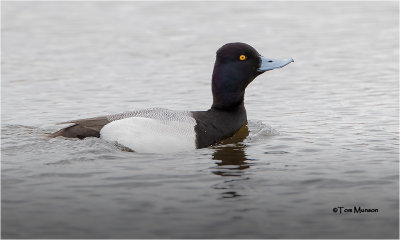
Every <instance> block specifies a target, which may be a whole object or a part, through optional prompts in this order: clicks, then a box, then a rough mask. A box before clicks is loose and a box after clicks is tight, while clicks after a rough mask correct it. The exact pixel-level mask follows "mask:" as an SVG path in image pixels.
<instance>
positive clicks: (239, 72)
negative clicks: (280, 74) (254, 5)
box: [212, 43, 293, 109]
mask: <svg viewBox="0 0 400 240" xmlns="http://www.w3.org/2000/svg"><path fill="white" fill-rule="evenodd" d="M291 62H293V59H291V58H288V59H269V58H265V57H263V56H261V54H259V53H258V52H257V50H255V49H254V48H253V47H252V46H250V45H248V44H245V43H227V44H225V45H224V46H222V47H221V48H220V49H218V51H217V57H216V60H215V64H214V71H213V75H212V92H213V108H217V109H230V108H232V107H235V106H237V105H239V104H241V103H242V102H243V99H244V93H245V90H246V87H247V86H248V85H249V84H250V83H251V82H252V81H253V80H254V79H255V78H256V77H257V76H258V75H260V74H261V73H264V72H266V71H269V70H272V69H275V68H281V67H284V66H286V65H288V64H289V63H291Z"/></svg>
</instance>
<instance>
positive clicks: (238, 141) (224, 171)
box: [213, 125, 251, 198]
mask: <svg viewBox="0 0 400 240" xmlns="http://www.w3.org/2000/svg"><path fill="white" fill-rule="evenodd" d="M248 135H249V129H248V127H247V125H245V126H243V127H242V128H241V129H240V130H239V131H238V132H237V133H236V134H235V135H234V136H233V137H231V138H229V139H226V140H224V141H223V142H221V143H220V144H219V145H217V146H215V147H214V149H215V152H214V153H213V159H214V160H216V165H217V166H216V167H215V170H214V171H213V173H214V174H216V175H220V176H223V177H229V178H227V179H224V182H223V183H220V184H217V185H214V188H215V189H223V190H226V191H225V192H223V193H222V198H234V197H239V196H241V195H240V194H238V193H237V191H236V188H237V184H236V183H235V182H236V181H242V180H246V179H247V178H246V179H243V178H240V177H241V176H242V175H243V174H244V172H245V169H247V168H249V167H250V165H251V164H250V163H249V162H248V160H249V159H248V158H247V156H246V151H245V150H246V145H245V144H243V140H244V139H246V137H247V136H248ZM232 177H233V179H232Z"/></svg>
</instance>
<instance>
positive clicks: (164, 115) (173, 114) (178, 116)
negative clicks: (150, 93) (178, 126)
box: [107, 108, 196, 124]
mask: <svg viewBox="0 0 400 240" xmlns="http://www.w3.org/2000/svg"><path fill="white" fill-rule="evenodd" d="M130 117H143V118H152V119H157V120H161V121H177V122H187V123H192V124H195V123H196V120H195V119H194V118H193V117H192V116H191V115H190V112H188V111H174V110H169V109H164V108H148V109H143V110H137V111H130V112H124V113H119V114H113V115H108V116H107V119H108V120H109V121H110V122H112V121H116V120H120V119H124V118H130Z"/></svg>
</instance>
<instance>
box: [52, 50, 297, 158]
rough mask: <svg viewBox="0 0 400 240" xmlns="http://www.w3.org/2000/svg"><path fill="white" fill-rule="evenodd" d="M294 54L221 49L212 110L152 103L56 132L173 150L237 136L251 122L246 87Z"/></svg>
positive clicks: (137, 148)
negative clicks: (268, 54) (284, 56)
mask: <svg viewBox="0 0 400 240" xmlns="http://www.w3.org/2000/svg"><path fill="white" fill-rule="evenodd" d="M291 62H293V59H291V58H289V59H282V60H277V59H269V58H265V57H263V56H261V55H260V54H259V53H258V52H257V51H256V50H255V49H254V48H253V47H251V46H250V45H248V44H245V43H228V44H225V45H224V46H222V47H221V48H220V49H218V51H217V56H216V60H215V64H214V71H213V74H212V94H213V104H212V106H211V108H210V109H209V110H208V111H192V112H189V111H187V112H183V111H172V110H167V109H161V108H152V109H145V110H139V111H132V112H126V113H121V114H114V115H108V116H101V117H96V118H89V119H81V120H74V121H69V122H66V123H73V125H72V126H69V127H66V128H63V129H61V130H59V131H58V132H55V133H53V134H51V136H52V137H57V136H63V137H68V138H80V139H83V138H86V137H100V138H102V139H105V140H107V141H111V142H117V143H118V144H120V145H122V146H125V147H127V148H129V149H131V150H133V151H137V152H173V151H181V150H188V149H195V148H203V147H207V146H210V145H212V144H215V143H217V142H219V141H221V140H223V139H225V138H228V137H231V136H233V135H234V134H235V133H236V132H237V131H238V130H239V129H240V128H241V127H242V126H243V125H244V124H246V122H247V115H246V109H245V107H244V94H245V90H246V87H247V86H248V85H249V84H250V83H251V82H252V81H253V80H254V79H255V78H256V77H257V76H258V75H260V74H261V73H264V72H266V71H269V70H272V69H275V68H281V67H284V66H286V65H287V64H289V63H291Z"/></svg>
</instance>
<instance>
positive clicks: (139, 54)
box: [1, 1, 399, 238]
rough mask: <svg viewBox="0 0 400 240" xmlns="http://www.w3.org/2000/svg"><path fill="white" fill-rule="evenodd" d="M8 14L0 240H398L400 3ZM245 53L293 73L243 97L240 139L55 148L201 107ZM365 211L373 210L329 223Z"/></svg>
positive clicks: (92, 142) (106, 7)
mask: <svg viewBox="0 0 400 240" xmlns="http://www.w3.org/2000/svg"><path fill="white" fill-rule="evenodd" d="M2 5H3V6H2V92H1V93H2V96H1V101H2V141H1V150H2V152H1V163H2V164H1V167H2V170H1V174H2V177H1V180H2V181H1V187H2V192H1V193H2V196H1V197H2V201H1V207H2V208H1V210H2V212H1V217H2V237H3V238H383V237H384V238H398V237H399V232H398V230H399V228H398V224H399V215H398V214H399V196H398V194H399V157H398V154H399V146H398V143H399V142H398V136H399V134H398V124H399V121H398V116H399V110H398V107H399V104H398V100H399V94H398V91H399V83H398V80H399V68H398V66H399V65H398V64H399V60H398V59H399V55H398V53H399V45H398V40H399V39H398V34H399V30H398V27H399V25H398V7H399V6H398V2H395V1H393V2H354V3H347V2H234V3H230V2H164V3H162V2H148V3H144V2H115V3H113V2H64V3H62V2H34V3H33V2H3V4H2ZM235 41H241V42H246V43H249V44H251V45H252V46H254V47H255V48H256V49H257V50H258V51H259V52H260V53H261V54H263V55H264V56H266V57H276V58H278V57H292V58H293V59H294V60H295V62H294V63H292V64H290V65H288V66H286V67H285V68H283V69H279V70H274V71H270V72H267V73H265V74H263V75H261V76H259V77H258V78H257V79H256V80H255V81H254V82H253V83H252V84H251V86H249V88H248V89H247V91H246V97H245V104H246V108H247V113H248V119H249V123H248V128H249V134H248V136H247V137H246V138H245V139H242V140H240V139H239V140H235V141H231V143H223V144H219V145H216V146H213V147H209V148H205V149H198V150H195V151H189V152H182V153H175V154H168V155H167V154H140V153H133V152H126V151H121V149H119V148H118V147H116V146H113V145H112V144H110V143H107V142H105V141H103V140H101V139H97V138H88V139H85V140H71V139H64V138H56V139H47V138H45V137H43V135H44V134H45V133H50V132H52V131H55V130H57V129H59V128H61V127H62V125H57V124H56V123H58V122H63V121H67V120H71V119H78V118H88V117H95V116H100V115H105V114H111V113H119V112H124V111H128V110H137V109H144V108H149V107H163V108H169V109H174V110H206V109H208V108H209V107H210V105H211V102H212V98H211V91H210V78H211V73H212V67H213V64H214V59H215V51H216V50H217V49H218V48H219V47H220V46H221V45H223V44H224V43H227V42H235ZM245 135H246V133H245V134H244V136H239V138H240V137H242V138H244V137H245ZM354 206H356V207H358V206H360V207H362V208H370V209H378V212H368V213H365V212H364V213H349V212H343V213H342V214H340V213H339V212H336V213H335V212H333V208H337V207H344V208H350V209H351V208H354Z"/></svg>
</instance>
